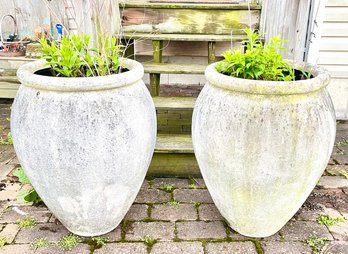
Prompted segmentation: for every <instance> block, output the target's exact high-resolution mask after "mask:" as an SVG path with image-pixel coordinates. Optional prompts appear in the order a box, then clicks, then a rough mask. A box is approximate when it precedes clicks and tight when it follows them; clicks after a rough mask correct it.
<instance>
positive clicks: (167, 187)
mask: <svg viewBox="0 0 348 254" xmlns="http://www.w3.org/2000/svg"><path fill="white" fill-rule="evenodd" d="M174 188H175V186H174V185H172V184H169V183H165V184H162V185H161V187H160V189H161V190H163V191H165V192H168V193H172V192H173V190H174Z"/></svg>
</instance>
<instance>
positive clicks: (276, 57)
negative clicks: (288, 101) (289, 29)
mask: <svg viewBox="0 0 348 254" xmlns="http://www.w3.org/2000/svg"><path fill="white" fill-rule="evenodd" d="M245 32H246V34H247V38H248V39H247V40H246V41H245V43H246V51H245V53H243V52H241V51H240V50H237V49H236V50H233V51H232V50H228V51H226V52H225V53H223V57H224V60H222V61H221V62H219V63H218V64H217V66H216V69H217V71H218V72H220V73H223V74H226V75H229V76H233V77H237V78H243V79H255V80H273V81H291V80H295V78H296V76H295V70H294V69H293V68H292V67H291V66H290V65H289V63H288V62H286V61H285V60H284V59H283V57H282V55H281V54H280V51H282V50H285V48H283V47H281V43H282V42H284V40H282V39H281V38H280V36H279V35H278V36H277V37H274V38H272V39H271V41H270V43H269V44H266V45H265V44H263V42H262V40H261V37H260V35H259V34H258V33H257V32H255V31H254V30H250V29H246V30H245ZM302 76H304V78H309V76H310V75H309V74H307V73H305V72H302Z"/></svg>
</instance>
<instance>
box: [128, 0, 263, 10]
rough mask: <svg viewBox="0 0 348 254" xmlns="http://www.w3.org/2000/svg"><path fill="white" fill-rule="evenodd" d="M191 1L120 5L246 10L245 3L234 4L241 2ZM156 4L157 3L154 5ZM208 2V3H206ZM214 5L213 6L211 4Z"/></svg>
mask: <svg viewBox="0 0 348 254" xmlns="http://www.w3.org/2000/svg"><path fill="white" fill-rule="evenodd" d="M190 1H191V0H181V3H180V2H179V1H178V2H174V1H168V0H163V1H161V2H160V1H153V0H151V1H150V2H144V1H143V2H141V1H133V3H129V2H128V3H122V4H121V5H122V7H124V8H137V7H140V6H141V7H143V8H147V9H191V10H216V9H217V10H223V9H225V10H248V8H249V7H248V4H247V3H236V2H241V1H233V0H232V1H231V0H226V2H225V1H224V2H223V3H222V1H221V0H217V1H216V0H210V1H201V0H199V1H198V0H197V3H194V4H193V3H190ZM156 2H157V3H156ZM207 2H210V3H207ZM212 3H214V4H212ZM250 9H251V10H261V5H260V4H254V3H252V4H250Z"/></svg>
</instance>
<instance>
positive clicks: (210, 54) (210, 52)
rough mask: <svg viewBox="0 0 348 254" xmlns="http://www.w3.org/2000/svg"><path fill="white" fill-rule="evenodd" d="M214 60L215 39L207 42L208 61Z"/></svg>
mask: <svg viewBox="0 0 348 254" xmlns="http://www.w3.org/2000/svg"><path fill="white" fill-rule="evenodd" d="M214 62H215V41H209V42H208V63H209V64H211V63H214Z"/></svg>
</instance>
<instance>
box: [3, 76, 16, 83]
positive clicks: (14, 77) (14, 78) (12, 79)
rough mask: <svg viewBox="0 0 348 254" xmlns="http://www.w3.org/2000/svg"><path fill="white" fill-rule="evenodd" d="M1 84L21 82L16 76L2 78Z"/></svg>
mask: <svg viewBox="0 0 348 254" xmlns="http://www.w3.org/2000/svg"><path fill="white" fill-rule="evenodd" d="M0 82H2V83H6V82H9V83H17V84H19V80H18V78H17V77H16V76H0Z"/></svg>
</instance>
